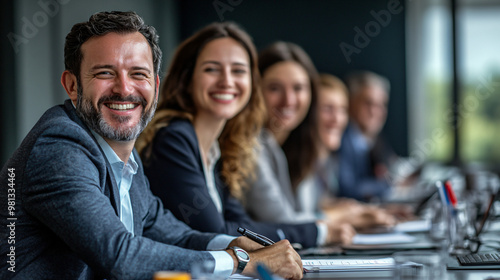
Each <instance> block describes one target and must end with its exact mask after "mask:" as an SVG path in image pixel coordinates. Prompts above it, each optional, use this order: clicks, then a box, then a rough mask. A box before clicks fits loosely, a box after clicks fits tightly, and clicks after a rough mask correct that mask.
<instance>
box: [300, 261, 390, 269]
mask: <svg viewBox="0 0 500 280" xmlns="http://www.w3.org/2000/svg"><path fill="white" fill-rule="evenodd" d="M302 266H303V267H304V270H305V271H306V272H319V271H359V270H387V269H392V268H393V267H394V259H393V258H381V259H315V260H302Z"/></svg>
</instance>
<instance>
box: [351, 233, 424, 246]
mask: <svg viewBox="0 0 500 280" xmlns="http://www.w3.org/2000/svg"><path fill="white" fill-rule="evenodd" d="M416 240H417V239H416V237H415V236H411V235H408V234H405V233H401V232H394V233H381V234H356V235H355V236H354V238H353V239H352V244H355V245H378V244H400V243H411V242H415V241H416Z"/></svg>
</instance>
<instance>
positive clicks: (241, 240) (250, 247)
mask: <svg viewBox="0 0 500 280" xmlns="http://www.w3.org/2000/svg"><path fill="white" fill-rule="evenodd" d="M233 246H236V247H240V248H241V249H243V250H245V251H247V252H252V251H255V250H259V249H262V248H264V246H262V245H260V244H259V243H257V242H255V241H253V240H251V239H250V238H248V237H246V236H240V237H238V238H236V239H234V240H233V241H231V243H229V246H228V247H233Z"/></svg>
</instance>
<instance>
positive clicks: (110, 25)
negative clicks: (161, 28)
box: [64, 11, 162, 80]
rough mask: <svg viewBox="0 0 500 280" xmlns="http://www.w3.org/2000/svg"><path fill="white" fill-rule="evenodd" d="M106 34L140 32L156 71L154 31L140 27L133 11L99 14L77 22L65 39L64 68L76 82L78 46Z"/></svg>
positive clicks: (158, 54)
mask: <svg viewBox="0 0 500 280" xmlns="http://www.w3.org/2000/svg"><path fill="white" fill-rule="evenodd" d="M110 32H115V33H123V34H127V33H133V32H139V33H141V34H142V35H143V36H144V37H145V38H146V40H147V41H148V43H149V46H150V47H151V52H152V53H153V66H154V71H155V74H158V72H159V71H160V64H161V55H162V54H161V50H160V47H159V45H158V35H157V34H156V29H155V28H154V27H152V26H150V25H146V24H144V20H143V19H142V18H141V17H140V16H139V15H138V14H136V13H135V12H118V11H112V12H100V13H96V14H93V15H92V16H90V18H89V20H88V21H86V22H81V23H77V24H75V25H74V26H73V28H72V29H71V31H70V32H69V33H68V35H67V36H66V43H65V44H64V66H65V67H66V70H68V71H70V72H71V73H72V74H74V75H75V76H76V77H77V79H78V80H80V66H81V64H82V59H83V54H82V50H81V47H82V45H83V43H85V42H86V41H87V40H88V39H90V38H92V37H94V36H102V35H105V34H107V33H110Z"/></svg>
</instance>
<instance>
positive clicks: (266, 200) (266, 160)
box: [245, 145, 316, 223]
mask: <svg viewBox="0 0 500 280" xmlns="http://www.w3.org/2000/svg"><path fill="white" fill-rule="evenodd" d="M261 147H262V148H261V149H260V150H259V153H258V159H257V162H258V164H257V166H256V170H255V171H256V174H255V175H256V176H255V178H254V179H252V180H249V186H250V187H249V188H248V190H247V191H246V198H245V201H246V202H247V205H246V209H247V210H248V212H249V213H250V215H251V216H252V217H254V218H255V219H256V220H257V221H263V222H275V223H300V222H313V221H315V220H316V217H315V216H314V214H313V213H308V212H306V211H300V210H296V209H295V207H294V205H293V203H294V202H293V201H290V200H292V199H294V197H293V193H292V187H291V184H290V180H286V181H285V180H280V178H279V174H277V173H278V172H280V171H286V174H281V175H286V176H287V177H286V178H283V179H288V176H289V175H288V170H285V169H287V168H286V167H287V166H288V165H287V162H286V159H283V162H280V164H283V166H284V167H285V169H283V170H278V168H279V167H278V166H273V164H272V163H277V160H278V159H277V158H273V157H272V155H271V153H270V151H268V150H267V146H265V145H262V146H261Z"/></svg>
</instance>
